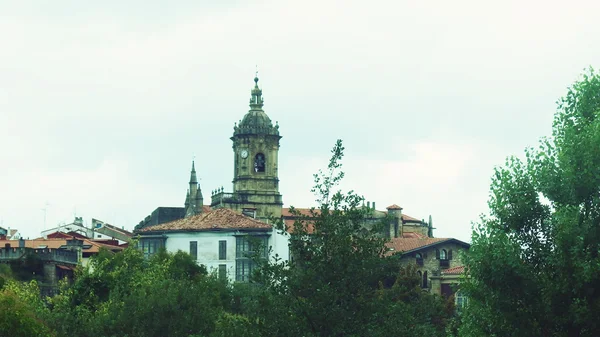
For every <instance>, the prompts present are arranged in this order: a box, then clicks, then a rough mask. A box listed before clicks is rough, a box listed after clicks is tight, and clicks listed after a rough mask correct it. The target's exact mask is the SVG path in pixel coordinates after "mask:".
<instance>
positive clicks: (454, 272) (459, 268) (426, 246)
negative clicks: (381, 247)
mask: <svg viewBox="0 0 600 337" xmlns="http://www.w3.org/2000/svg"><path fill="white" fill-rule="evenodd" d="M387 246H388V249H389V251H388V252H389V254H390V255H397V256H398V257H399V258H400V263H401V264H402V265H408V264H413V265H416V266H417V273H418V274H419V277H420V278H421V287H422V288H423V289H425V290H428V291H430V292H431V293H434V294H438V295H442V296H446V297H448V296H451V295H453V294H454V292H455V291H456V289H455V288H456V287H453V285H456V284H458V283H459V280H460V276H461V274H462V273H463V272H464V266H463V263H462V261H461V253H462V252H463V251H465V250H468V249H469V247H470V245H469V244H468V243H466V242H463V241H460V240H457V239H451V238H429V237H413V236H412V235H411V236H409V237H401V238H393V239H392V240H391V241H390V242H389V243H388V244H387Z"/></svg>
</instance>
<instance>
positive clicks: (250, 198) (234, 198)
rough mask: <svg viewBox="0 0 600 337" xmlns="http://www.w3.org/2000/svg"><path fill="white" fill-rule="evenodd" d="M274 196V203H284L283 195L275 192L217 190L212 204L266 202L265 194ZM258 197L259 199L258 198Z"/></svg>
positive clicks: (212, 196)
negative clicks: (251, 192) (253, 192)
mask: <svg viewBox="0 0 600 337" xmlns="http://www.w3.org/2000/svg"><path fill="white" fill-rule="evenodd" d="M265 195H266V196H268V197H272V198H273V201H272V202H274V203H279V204H282V203H283V202H282V198H281V195H273V194H257V195H255V194H250V193H232V192H222V191H217V192H216V193H213V194H212V195H211V201H210V206H211V207H214V206H217V205H220V204H224V203H228V204H247V203H264V201H263V199H260V198H261V197H262V198H264V196H265ZM257 198H258V199H257Z"/></svg>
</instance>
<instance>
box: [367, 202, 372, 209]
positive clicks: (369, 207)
mask: <svg viewBox="0 0 600 337" xmlns="http://www.w3.org/2000/svg"><path fill="white" fill-rule="evenodd" d="M367 209H371V202H370V201H367Z"/></svg>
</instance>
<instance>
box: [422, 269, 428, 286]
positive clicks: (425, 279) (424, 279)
mask: <svg viewBox="0 0 600 337" xmlns="http://www.w3.org/2000/svg"><path fill="white" fill-rule="evenodd" d="M427 286H428V284H427V272H426V271H424V272H423V285H422V287H423V288H427Z"/></svg>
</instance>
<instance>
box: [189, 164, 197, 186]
mask: <svg viewBox="0 0 600 337" xmlns="http://www.w3.org/2000/svg"><path fill="white" fill-rule="evenodd" d="M197 183H198V178H197V177H196V166H195V163H194V160H192V172H191V174H190V184H197Z"/></svg>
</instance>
